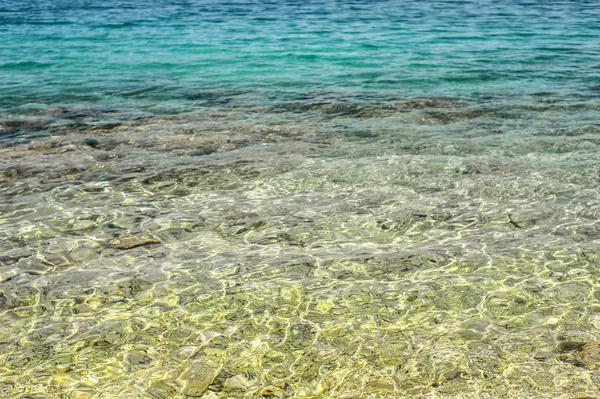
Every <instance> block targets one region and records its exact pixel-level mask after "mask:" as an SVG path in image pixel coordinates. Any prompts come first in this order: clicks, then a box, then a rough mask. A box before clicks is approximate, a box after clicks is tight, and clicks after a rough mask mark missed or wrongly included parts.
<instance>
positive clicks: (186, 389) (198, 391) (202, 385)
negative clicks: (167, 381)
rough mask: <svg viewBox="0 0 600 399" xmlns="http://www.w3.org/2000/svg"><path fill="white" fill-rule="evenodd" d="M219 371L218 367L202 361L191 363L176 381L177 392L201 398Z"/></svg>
mask: <svg viewBox="0 0 600 399" xmlns="http://www.w3.org/2000/svg"><path fill="white" fill-rule="evenodd" d="M219 371H220V367H218V366H216V365H212V364H210V365H209V364H208V363H205V362H203V361H199V362H195V363H192V364H191V365H190V367H189V368H188V369H187V370H186V371H184V372H183V373H182V374H181V375H180V376H179V378H178V379H177V385H178V386H179V389H178V390H179V392H180V393H182V394H184V395H187V396H193V397H199V396H202V395H203V394H204V392H206V390H207V389H208V387H209V386H210V384H211V383H212V382H213V380H214V379H215V378H216V377H217V375H218V374H219Z"/></svg>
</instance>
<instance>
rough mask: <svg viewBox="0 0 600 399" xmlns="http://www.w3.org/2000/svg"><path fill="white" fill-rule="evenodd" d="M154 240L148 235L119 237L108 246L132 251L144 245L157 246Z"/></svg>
mask: <svg viewBox="0 0 600 399" xmlns="http://www.w3.org/2000/svg"><path fill="white" fill-rule="evenodd" d="M159 243H160V241H158V240H157V239H156V238H154V237H152V236H148V235H144V236H127V237H119V238H117V239H115V240H113V241H111V243H110V246H111V247H113V248H116V249H132V248H136V247H141V246H144V245H152V244H159Z"/></svg>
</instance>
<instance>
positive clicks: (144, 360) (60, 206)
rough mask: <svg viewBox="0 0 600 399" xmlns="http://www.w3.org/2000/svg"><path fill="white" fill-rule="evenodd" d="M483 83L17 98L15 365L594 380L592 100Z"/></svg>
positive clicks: (8, 264)
mask: <svg viewBox="0 0 600 399" xmlns="http://www.w3.org/2000/svg"><path fill="white" fill-rule="evenodd" d="M488 101H490V102H488V103H485V104H484V105H482V104H481V103H478V102H476V101H473V100H471V99H453V98H443V97H442V98H440V97H432V98H423V97H419V98H403V99H399V100H396V101H380V100H377V101H375V102H373V101H372V100H367V101H364V102H362V103H358V104H357V102H356V100H354V99H353V100H352V101H348V100H347V99H339V98H333V99H332V98H327V99H326V100H322V99H320V98H317V99H315V98H308V99H303V100H299V101H296V102H294V103H285V104H282V105H279V106H275V107H262V106H261V107H251V108H246V107H241V108H238V107H220V106H214V107H209V108H205V109H199V110H198V111H197V112H195V113H188V114H179V115H162V116H160V115H154V116H152V115H150V116H149V115H145V116H135V117H127V116H123V115H125V114H124V113H120V112H114V111H115V110H109V111H111V112H106V110H104V111H103V110H102V109H90V108H88V107H75V108H69V109H64V108H60V109H57V108H53V111H43V112H39V113H38V114H37V115H34V116H31V115H30V116H27V117H22V116H21V117H15V116H7V117H5V118H3V122H2V127H3V129H4V130H3V134H5V135H9V136H10V140H4V141H2V142H1V143H0V158H1V162H2V164H1V170H0V171H1V175H0V176H1V177H0V184H1V186H0V189H1V190H2V196H1V203H0V209H1V214H2V216H1V218H0V223H1V224H0V226H2V228H0V232H1V233H0V234H1V235H0V248H1V249H0V254H1V256H0V262H2V266H0V281H1V282H0V309H1V313H0V325H1V326H2V327H1V328H0V368H1V369H2V371H1V372H0V374H1V375H2V377H1V378H0V389H2V392H4V393H5V396H6V397H10V398H13V397H14V398H25V397H27V398H47V397H52V398H65V397H71V398H90V399H100V398H113V397H119V398H153V399H155V398H161V399H166V398H177V399H183V398H188V397H199V396H202V397H206V398H210V397H214V398H226V397H279V398H283V397H315V398H327V397H332V398H333V397H336V398H337V397H348V398H349V397H382V398H383V397H388V398H392V397H440V398H445V397H447V398H450V397H452V398H461V397H464V398H500V397H506V398H509V397H510V398H515V397H517V398H518V397H522V398H525V397H527V398H530V397H540V398H542V397H548V396H553V397H560V398H573V397H585V396H594V395H597V394H598V378H599V374H598V371H597V367H598V365H599V364H600V360H599V357H598V355H597V351H598V349H597V348H598V347H597V343H598V342H599V341H600V337H599V328H600V314H599V313H598V312H599V311H600V308H599V307H598V305H597V297H596V295H597V294H596V286H597V279H598V270H597V269H598V264H599V263H600V248H599V238H600V229H598V225H597V219H598V212H599V211H600V193H599V192H598V190H597V183H598V172H599V171H598V166H597V162H596V160H597V157H596V154H597V153H598V148H597V146H598V144H600V142H599V141H598V140H597V138H596V137H597V134H598V125H597V124H596V123H595V121H596V120H597V119H595V118H596V117H597V115H598V108H597V104H596V103H594V102H593V101H589V100H588V101H586V103H585V106H584V107H583V108H582V107H581V106H578V107H574V108H573V107H570V106H569V105H568V104H569V103H570V100H565V99H561V98H558V99H556V98H555V99H554V100H553V101H547V98H543V99H542V100H541V101H539V102H537V103H536V102H531V97H523V98H522V99H521V101H512V104H513V106H512V108H503V107H502V105H503V104H505V102H504V100H503V99H501V100H488ZM494 101H498V102H496V103H494ZM519 104H520V105H519ZM544 104H545V105H544ZM117 111H118V110H117ZM116 115H118V117H115V116H116Z"/></svg>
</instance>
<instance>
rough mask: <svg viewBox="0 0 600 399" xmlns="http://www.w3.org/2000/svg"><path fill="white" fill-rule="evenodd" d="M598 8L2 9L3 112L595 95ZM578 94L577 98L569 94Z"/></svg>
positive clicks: (200, 4)
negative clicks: (324, 95)
mask: <svg viewBox="0 0 600 399" xmlns="http://www.w3.org/2000/svg"><path fill="white" fill-rule="evenodd" d="M599 14H600V12H599V11H598V7H597V4H596V3H595V2H593V1H551V2H544V3H536V2H527V1H510V2H501V3H498V2H493V1H482V2H474V1H457V2H454V1H450V2H445V1H434V2H420V1H402V2H400V1H396V2H394V1H373V2H368V3H364V2H352V1H327V2H312V1H308V2H295V1H290V2H283V1H270V2H261V1H242V2H220V1H159V2H155V1H146V2H144V1H132V2H127V1H114V0H111V1H106V2H100V3H99V2H91V1H72V0H66V1H52V2H47V1H28V2H27V3H26V4H23V2H20V1H11V0H8V1H4V2H3V3H2V9H1V11H0V35H1V37H2V42H3V45H2V47H1V48H0V72H1V74H0V79H1V80H0V87H2V92H3V95H2V99H0V107H1V108H0V109H2V110H3V111H6V112H19V111H21V112H24V111H27V110H31V109H36V108H39V107H44V106H55V105H57V104H63V105H81V104H89V105H98V104H102V105H105V106H114V107H133V108H136V109H142V110H144V111H148V112H152V113H164V112H180V111H184V110H185V111H189V110H193V109H195V107H198V106H211V105H219V104H223V103H227V104H228V105H229V106H232V107H233V106H240V105H247V104H248V103H252V104H256V103H269V104H274V103H275V104H276V103H278V102H281V101H286V100H289V99H294V98H296V97H297V96H303V95H306V93H307V92H310V91H313V90H333V91H339V92H340V93H343V94H345V95H348V96H360V95H364V96H369V95H370V96H375V97H376V98H377V97H379V96H383V97H385V98H388V97H391V98H397V97H402V96H416V95H418V96H423V95H424V96H460V97H466V98H478V97H481V96H486V95H498V94H518V95H535V94H546V95H549V94H554V95H559V96H561V99H562V98H564V99H565V100H566V101H585V100H590V99H592V98H596V99H597V96H598V86H599V85H600V82H599V80H598V79H599V75H598V40H599V33H598V32H599V29H600V26H599V25H600V22H599V21H600V15H599ZM570 96H574V97H575V98H571V97H570Z"/></svg>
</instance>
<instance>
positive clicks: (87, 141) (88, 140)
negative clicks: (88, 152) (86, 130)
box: [83, 137, 100, 147]
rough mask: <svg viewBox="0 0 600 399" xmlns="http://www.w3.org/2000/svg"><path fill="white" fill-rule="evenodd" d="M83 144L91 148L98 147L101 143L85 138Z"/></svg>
mask: <svg viewBox="0 0 600 399" xmlns="http://www.w3.org/2000/svg"><path fill="white" fill-rule="evenodd" d="M83 144H86V145H89V146H90V147H97V146H98V144H100V142H99V141H98V140H96V139H92V138H89V137H88V138H85V139H83Z"/></svg>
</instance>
